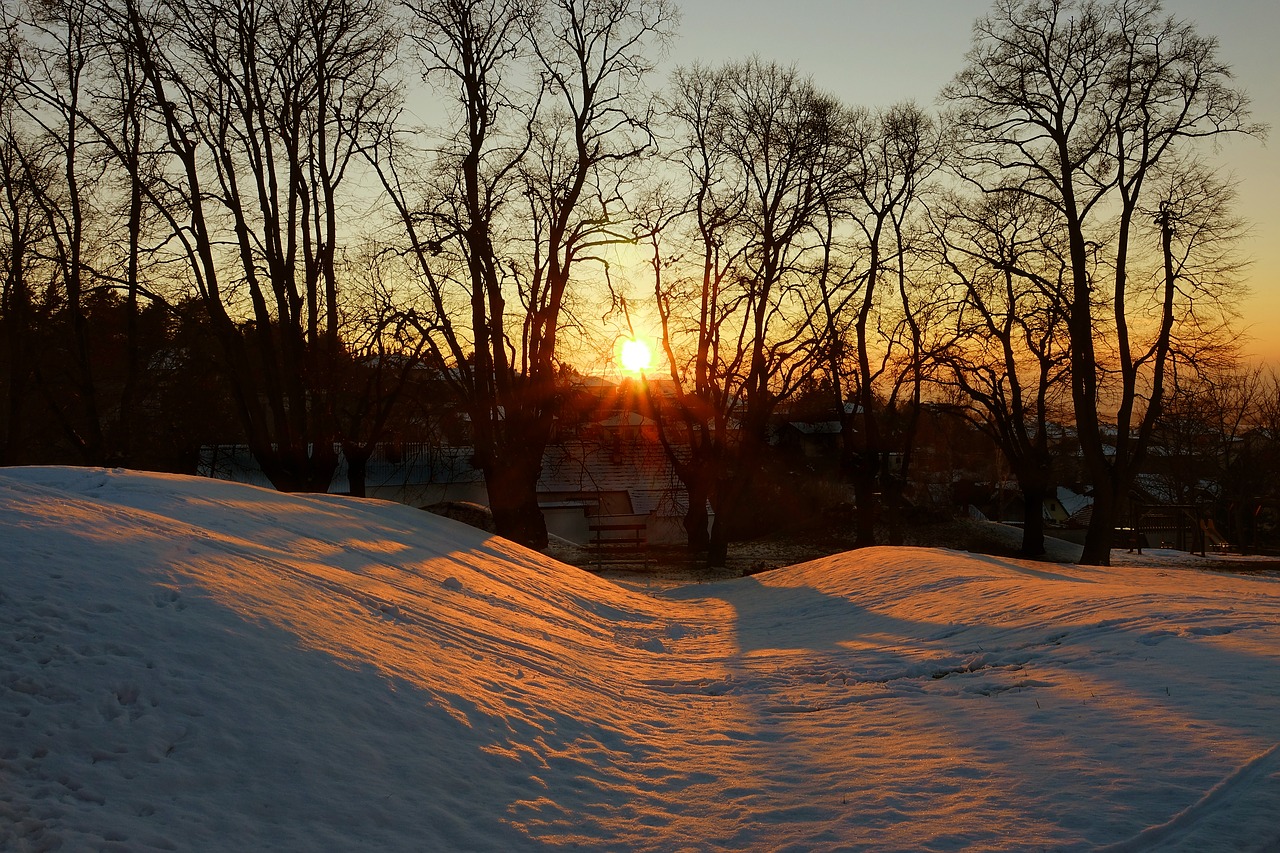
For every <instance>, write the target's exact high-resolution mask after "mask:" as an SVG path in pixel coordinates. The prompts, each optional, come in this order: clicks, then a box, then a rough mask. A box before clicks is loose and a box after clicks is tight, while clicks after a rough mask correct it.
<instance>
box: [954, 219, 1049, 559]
mask: <svg viewBox="0 0 1280 853" xmlns="http://www.w3.org/2000/svg"><path fill="white" fill-rule="evenodd" d="M931 220H932V224H933V227H934V231H935V235H936V246H937V250H938V260H939V265H940V273H939V274H940V276H941V279H940V280H941V281H942V282H944V283H945V284H944V286H949V289H950V290H951V292H952V293H953V294H954V295H953V296H952V297H951V298H952V300H953V301H954V315H953V316H954V318H955V325H956V332H957V334H956V336H955V339H954V341H953V342H952V344H951V346H949V347H948V348H947V350H946V351H945V353H944V354H942V357H941V361H942V363H943V364H944V365H945V366H946V369H947V370H948V372H949V374H950V377H949V379H946V378H943V379H940V381H944V382H947V383H948V384H954V385H955V386H956V387H958V388H959V389H960V390H961V391H962V392H963V393H964V395H965V397H966V398H967V399H968V400H969V402H970V403H971V404H972V408H970V409H968V410H966V414H967V415H968V416H970V420H971V421H972V422H973V423H974V424H975V425H976V426H977V427H978V428H979V429H980V430H981V431H982V432H984V433H985V434H987V435H988V436H989V437H990V438H991V439H992V440H993V441H994V442H995V444H996V446H997V447H999V448H1000V450H1001V452H1002V453H1003V454H1004V456H1005V458H1006V460H1007V461H1008V463H1009V468H1010V470H1011V471H1012V472H1013V475H1014V477H1015V479H1017V481H1018V487H1019V489H1020V490H1021V492H1022V504H1023V513H1022V548H1021V553H1022V554H1023V555H1024V556H1027V557H1035V556H1038V555H1040V554H1042V553H1044V501H1045V499H1046V498H1048V497H1050V489H1051V487H1052V486H1053V485H1054V480H1053V463H1054V442H1053V441H1051V436H1050V429H1051V427H1052V426H1054V424H1055V419H1060V418H1062V417H1063V416H1064V415H1067V411H1066V409H1067V408H1068V406H1069V403H1068V402H1067V400H1066V399H1065V398H1068V397H1069V394H1070V389H1069V385H1068V381H1069V370H1068V367H1069V362H1070V346H1069V341H1068V339H1067V330H1066V316H1067V306H1066V301H1065V300H1066V293H1067V277H1068V275H1069V270H1070V267H1069V264H1068V263H1067V257H1066V252H1067V248H1066V245H1065V241H1064V239H1063V234H1062V229H1061V228H1058V227H1056V220H1055V219H1054V218H1053V216H1052V210H1051V209H1049V208H1048V207H1047V206H1046V205H1045V204H1044V203H1043V202H1041V201H1039V200H1038V199H1036V198H1033V197H1030V196H1025V195H1018V194H994V195H991V196H987V197H985V198H982V197H979V198H973V197H971V196H963V195H953V196H951V197H949V198H946V199H943V200H941V201H940V202H939V203H938V204H936V205H934V207H933V210H932V211H931ZM1064 404H1065V405H1064Z"/></svg>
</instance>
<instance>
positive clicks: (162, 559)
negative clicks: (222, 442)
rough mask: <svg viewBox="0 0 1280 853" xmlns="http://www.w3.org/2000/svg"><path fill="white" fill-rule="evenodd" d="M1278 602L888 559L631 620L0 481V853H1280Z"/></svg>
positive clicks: (456, 536) (455, 557) (423, 538)
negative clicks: (1240, 852)
mask: <svg viewBox="0 0 1280 853" xmlns="http://www.w3.org/2000/svg"><path fill="white" fill-rule="evenodd" d="M1277 742H1280V579H1277V578H1274V577H1265V576H1237V575H1226V574H1213V573H1202V572H1196V571H1192V570H1187V569H1180V568H1176V567H1168V566H1156V567H1141V566H1122V567H1119V568H1115V569H1091V568H1081V567H1075V566H1059V565H1047V564H1046V565H1042V564H1034V563H1021V562H1018V561H1013V560H1004V559H996V558H989V557H981V556H974V555H969V554H962V553H954V552H947V551H939V550H913V549H889V548H877V549H869V550H865V551H860V552H855V553H850V554H846V555H841V556H837V557H832V558H828V559H825V560H820V561H816V562H813V563H808V564H805V565H803V566H797V567H792V568H788V569H781V570H777V571H774V572H770V573H766V574H763V575H757V576H753V577H751V578H744V579H741V580H736V581H729V582H723V583H717V584H707V585H699V586H688V587H682V588H679V589H675V590H670V591H667V592H664V593H661V594H660V595H657V596H650V595H646V594H644V593H642V592H638V591H635V590H631V589H628V588H626V587H624V586H619V585H617V584H614V583H612V582H609V581H607V580H603V579H601V578H598V577H595V576H593V575H591V574H589V573H585V572H582V571H580V570H577V569H574V568H571V567H568V566H565V565H563V564H560V563H557V562H555V561H553V560H550V559H548V558H546V557H543V556H541V555H539V554H536V553H532V552H529V551H526V550H524V549H522V548H520V547H518V546H515V545H513V544H511V543H508V542H506V541H504V540H501V539H497V538H487V537H486V536H485V535H484V534H482V533H480V532H478V531H475V530H472V529H471V528H468V527H464V526H462V525H459V524H456V523H454V522H451V521H448V520H446V519H442V518H438V517H436V516H432V515H429V514H426V513H422V512H419V511H417V510H413V509H409V508H405V507H401V506H396V505H389V504H381V503H373V502H363V501H355V500H348V499H342V498H334V497H298V496H288V495H281V494H277V493H274V492H270V491H263V490H260V489H255V488H252V487H248V486H240V485H235V484H230V483H224V482H216V481H209V480H198V479H191V478H181V477H166V476H159V475H144V474H137V473H124V472H112V471H102V470H86V469H68V468H26V469H0V849H13V850H43V849H53V848H55V847H58V846H59V845H60V846H61V849H64V850H81V849H86V850H87V849H93V850H98V849H104V850H111V849H115V850H130V851H134V850H182V851H198V850H211V851H212V850H218V851H222V850H232V849H238V850H266V849H274V850H298V851H303V850H378V851H389V850H405V851H410V850H413V851H416V850H521V849H526V850H527V849H543V848H558V847H573V846H576V847H577V848H578V849H587V850H624V849H625V850H646V849H648V850H678V849H687V850H750V849H792V850H837V849H839V850H858V849H865V850H876V851H881V850H966V849H1017V850H1028V849H1068V850H1071V849H1080V850H1084V849H1095V848H1098V847H1100V846H1106V845H1116V847H1117V849H1186V850H1213V849H1222V850H1237V849H1244V850H1274V849H1280V821H1277V819H1276V813H1277V806H1278V805H1280V751H1277V748H1276V744H1277Z"/></svg>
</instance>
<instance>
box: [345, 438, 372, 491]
mask: <svg viewBox="0 0 1280 853" xmlns="http://www.w3.org/2000/svg"><path fill="white" fill-rule="evenodd" d="M342 455H343V456H345V457H346V459H347V490H348V494H350V495H351V496H352V497H353V498H363V497H367V496H368V492H367V489H368V482H367V474H368V471H369V457H370V456H372V455H373V443H372V442H369V443H365V444H361V443H359V442H356V441H344V442H342Z"/></svg>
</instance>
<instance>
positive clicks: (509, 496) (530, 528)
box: [484, 447, 547, 550]
mask: <svg viewBox="0 0 1280 853" xmlns="http://www.w3.org/2000/svg"><path fill="white" fill-rule="evenodd" d="M541 470H542V452H541V447H539V450H538V452H537V453H534V452H532V451H530V450H527V449H522V450H519V451H513V452H508V453H506V454H503V455H502V457H501V458H499V459H497V460H495V461H494V462H493V463H491V464H489V465H487V466H486V467H485V468H484V480H485V486H486V487H487V488H488V490H489V509H490V510H492V512H493V524H494V528H495V529H496V530H497V531H498V535H499V536H503V537H505V538H507V539H510V540H511V541H513V542H518V543H519V544H521V545H524V546H525V547H526V548H533V549H535V550H538V549H542V548H546V547H547V522H546V519H545V518H543V517H542V510H541V509H539V508H538V475H539V473H540V472H541Z"/></svg>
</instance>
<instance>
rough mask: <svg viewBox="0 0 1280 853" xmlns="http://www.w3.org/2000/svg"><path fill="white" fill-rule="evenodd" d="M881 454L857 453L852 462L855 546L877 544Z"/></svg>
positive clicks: (862, 546) (864, 546)
mask: <svg viewBox="0 0 1280 853" xmlns="http://www.w3.org/2000/svg"><path fill="white" fill-rule="evenodd" d="M878 456H879V454H878V453H877V454H869V453H860V454H856V455H855V456H854V458H853V462H852V478H853V501H854V516H853V518H854V521H853V523H854V533H855V536H854V540H853V547H855V548H869V547H871V546H872V545H875V544H876V509H877V507H876V504H877V496H876V468H877V467H878V465H877V463H876V458H877V457H878Z"/></svg>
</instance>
